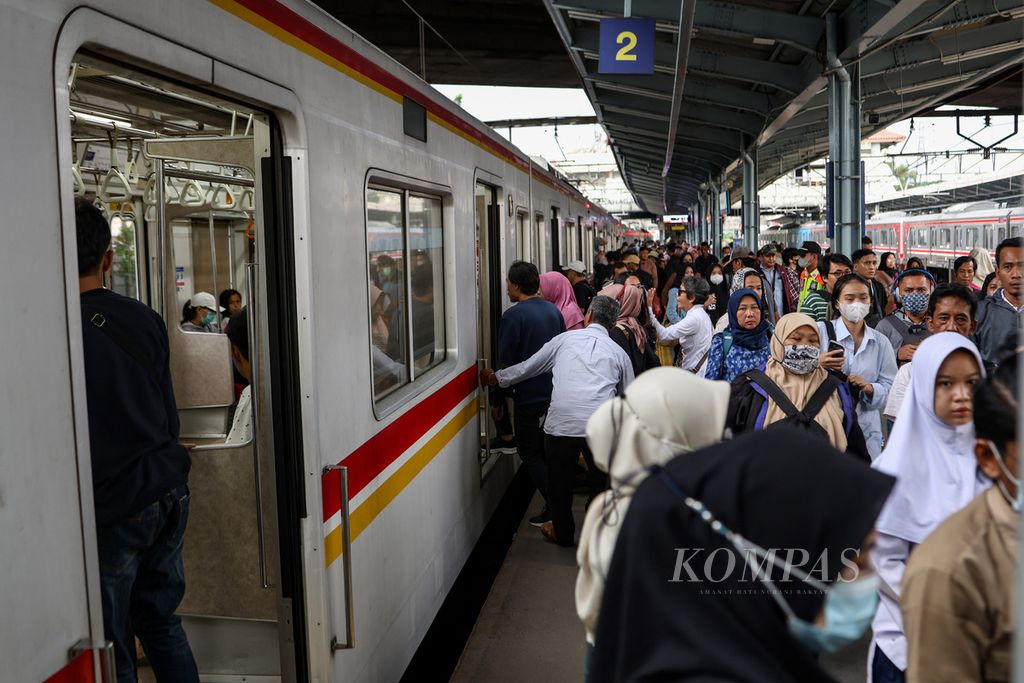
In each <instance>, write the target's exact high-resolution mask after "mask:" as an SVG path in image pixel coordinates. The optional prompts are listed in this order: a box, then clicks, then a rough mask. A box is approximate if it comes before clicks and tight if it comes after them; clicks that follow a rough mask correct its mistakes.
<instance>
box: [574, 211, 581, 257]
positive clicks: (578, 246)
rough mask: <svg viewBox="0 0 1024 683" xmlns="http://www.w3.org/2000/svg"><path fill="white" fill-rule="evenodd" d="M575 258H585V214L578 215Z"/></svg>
mask: <svg viewBox="0 0 1024 683" xmlns="http://www.w3.org/2000/svg"><path fill="white" fill-rule="evenodd" d="M574 258H577V259H579V260H581V261H582V260H583V216H577V217H576V254H575V256H574Z"/></svg>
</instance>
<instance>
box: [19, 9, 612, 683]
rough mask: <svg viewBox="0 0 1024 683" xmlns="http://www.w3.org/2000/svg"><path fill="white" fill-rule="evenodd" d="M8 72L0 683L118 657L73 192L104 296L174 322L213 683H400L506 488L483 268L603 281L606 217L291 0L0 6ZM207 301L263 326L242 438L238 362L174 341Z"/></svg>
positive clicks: (207, 672) (78, 674)
mask: <svg viewBox="0 0 1024 683" xmlns="http://www.w3.org/2000/svg"><path fill="white" fill-rule="evenodd" d="M0 61H2V63H3V64H4V69H3V70H2V71H0V92H2V93H3V97H2V98H0V120H2V121H3V122H4V126H5V129H6V131H5V134H4V135H3V136H2V138H0V179H2V182H0V202H2V204H3V206H4V207H5V211H4V230H3V237H4V238H5V240H6V241H7V246H6V248H4V249H2V250H0V278H2V283H3V285H4V287H3V289H4V291H5V292H6V296H4V297H3V298H2V300H0V314H2V317H3V319H4V325H3V326H2V328H0V342H2V343H0V347H2V348H3V350H4V353H3V354H2V357H0V380H2V381H0V396H2V404H3V408H2V412H0V610H2V613H3V614H5V615H7V616H8V626H7V627H6V628H5V629H4V638H3V639H0V658H2V660H3V662H4V664H3V669H4V674H3V676H2V678H3V679H4V680H5V681H14V682H19V683H20V682H22V681H29V682H34V681H43V680H48V679H49V678H50V677H53V678H52V680H53V681H64V680H75V681H91V680H101V678H99V676H100V671H101V669H102V668H103V667H106V666H109V664H110V663H111V662H110V652H109V649H107V648H105V645H104V638H103V630H102V621H101V610H100V599H99V580H98V565H97V557H96V548H95V529H94V514H93V502H92V501H93V493H92V484H91V471H90V457H89V435H88V420H87V405H86V397H85V387H84V371H83V366H82V350H81V317H80V312H79V304H78V291H77V288H76V246H75V226H74V211H73V197H74V196H75V195H82V196H86V197H95V199H96V201H97V202H98V203H99V204H101V205H102V207H103V209H104V210H105V211H106V212H107V215H108V216H109V218H110V219H111V222H112V225H113V228H114V231H115V233H116V237H115V245H114V247H115V270H114V273H113V278H112V281H111V283H110V284H111V286H112V287H113V288H115V289H117V290H119V291H122V292H124V293H127V294H129V295H131V296H135V297H137V298H139V299H140V300H142V301H144V302H146V303H148V304H149V305H151V306H152V307H153V308H154V309H156V310H158V311H160V312H161V313H162V314H163V316H164V318H165V320H166V322H167V326H168V330H169V334H170V342H171V358H172V360H171V363H172V376H173V378H174V382H175V395H176V398H177V402H178V407H179V412H180V414H181V418H182V439H183V440H188V441H190V442H193V443H198V444H200V445H199V446H198V447H197V448H196V449H195V450H194V451H193V470H192V474H191V477H190V486H191V489H192V503H191V506H192V508H191V513H190V515H191V516H190V522H189V530H188V533H187V535H186V547H185V562H186V572H187V581H188V590H187V593H186V596H185V601H184V602H183V604H182V607H181V610H180V613H181V614H182V616H183V619H184V621H185V624H186V629H187V631H188V634H189V637H190V640H191V643H192V646H193V649H194V651H195V653H196V656H197V660H198V662H199V666H200V670H201V673H202V675H203V677H204V680H210V681H242V680H245V681H263V680H266V681H271V680H282V681H339V682H340V681H360V682H362V681H394V680H397V679H398V678H399V677H400V676H401V675H402V672H403V671H404V670H405V667H406V666H407V664H408V662H409V661H410V659H411V657H412V655H413V654H414V652H415V651H416V648H417V646H418V644H419V643H420V641H421V640H422V638H423V636H424V634H425V633H426V631H427V629H428V627H429V626H430V624H431V622H432V620H433V619H434V617H435V615H436V613H437V611H438V609H439V607H440V605H441V603H442V601H443V600H444V598H445V596H446V595H447V593H448V591H449V589H450V587H451V586H452V584H453V582H454V580H455V578H456V577H457V575H458V574H459V571H460V569H461V568H462V566H463V563H464V562H465V560H466V558H467V557H468V555H469V553H470V551H471V550H472V548H473V546H474V544H475V542H476V540H477V538H478V537H479V535H480V533H481V530H482V529H483V527H484V525H485V524H486V522H487V520H488V518H489V517H490V515H491V513H492V511H493V510H494V509H495V506H496V504H497V502H498V501H499V499H500V497H501V496H502V494H503V492H504V491H505V489H506V488H507V486H508V483H509V481H510V479H511V477H512V475H513V473H514V471H515V468H516V466H517V461H516V460H515V459H514V458H510V457H508V456H499V455H496V454H492V453H490V452H489V450H488V448H487V444H488V442H489V438H490V436H491V435H492V430H493V425H491V423H490V422H489V417H488V415H489V411H488V406H487V404H486V401H487V398H486V395H485V394H484V393H481V392H480V391H479V390H478V386H477V379H476V372H477V366H478V363H479V362H483V361H484V360H488V359H493V357H494V356H493V353H494V352H493V346H494V342H495V336H496V329H497V323H498V319H499V318H500V314H501V311H502V310H503V308H504V307H506V306H507V305H508V301H507V297H506V295H505V293H504V286H503V282H504V277H503V273H504V272H505V271H506V270H507V267H508V265H509V264H510V263H511V262H512V261H513V260H514V259H516V258H527V259H531V260H534V261H535V262H537V263H538V265H539V266H540V267H541V268H542V269H549V268H551V267H552V266H554V265H555V264H556V263H558V262H561V263H564V262H567V261H568V260H572V259H577V258H581V259H583V260H584V261H586V262H587V263H588V265H592V256H593V251H594V246H595V244H598V243H604V242H603V241H608V242H612V241H614V240H616V239H617V237H618V235H617V234H616V230H617V228H616V224H615V223H614V221H613V220H612V219H611V218H610V217H609V216H608V215H606V214H605V213H604V212H603V211H601V210H600V209H599V208H597V207H591V206H590V204H589V203H587V202H586V200H585V199H584V198H583V197H582V196H581V195H580V194H579V193H578V192H576V191H575V190H574V189H572V188H571V187H570V186H569V185H568V184H567V183H564V182H562V181H560V180H559V179H558V178H556V177H555V176H553V175H552V174H551V172H550V171H549V170H547V169H542V168H540V167H538V165H537V164H536V163H534V162H532V161H530V160H529V158H528V157H526V156H525V155H524V154H522V153H521V152H519V151H518V150H516V149H515V148H514V147H512V146H511V145H509V144H508V143H507V142H506V141H505V140H503V139H502V138H501V137H499V136H498V135H496V134H495V133H494V132H493V131H491V130H489V129H488V128H487V127H485V126H483V125H482V124H481V123H479V122H477V121H475V120H473V119H471V118H470V117H469V116H467V115H466V114H465V112H463V111H462V110H461V109H459V108H458V107H457V106H455V105H454V104H452V103H450V102H448V101H447V100H445V99H444V98H443V97H442V96H440V95H439V94H438V93H437V92H435V91H433V90H432V89H431V88H430V87H429V86H427V85H426V84H424V83H423V82H421V81H420V80H419V79H417V78H416V77H415V76H414V75H412V74H410V73H408V72H407V71H405V70H404V69H403V68H401V67H400V66H398V65H397V64H396V63H394V62H393V61H391V60H390V59H389V58H388V57H386V56H385V55H383V54H382V53H380V52H379V51H378V50H376V49H375V48H373V47H372V46H370V45H368V44H366V43H365V42H364V41H363V40H362V39H360V38H359V37H358V36H356V35H354V34H353V33H352V32H350V31H348V30H347V29H345V28H344V27H343V26H342V25H340V24H338V23H337V22H335V21H334V20H333V19H331V18H330V17H328V16H326V15H325V14H323V13H322V12H321V11H320V10H319V9H317V8H316V7H314V6H313V5H311V4H306V3H304V2H300V1H298V0H284V1H281V2H278V1H276V0H209V1H207V0H181V1H180V2H175V3H165V2H159V1H158V0H136V1H135V2H131V3H125V2H115V1H114V0H86V1H85V2H67V1H62V0H47V1H46V2H38V1H36V0H0ZM227 287H233V288H235V289H238V290H241V291H242V292H243V293H244V296H243V298H244V300H245V303H246V304H247V305H248V306H249V308H250V312H251V314H252V315H251V316H250V328H251V329H250V336H251V339H250V347H251V350H252V355H253V360H254V377H253V400H254V405H255V410H254V426H255V430H254V434H253V438H252V440H251V441H250V442H247V443H244V444H240V445H230V446H229V445H227V444H225V443H224V436H225V432H226V429H227V425H229V424H230V413H231V410H232V404H233V403H234V400H235V387H233V386H232V376H231V369H230V368H231V366H230V360H229V355H228V347H227V341H226V338H225V337H224V336H223V335H216V334H213V335H210V334H205V335H204V334H195V333H187V332H183V331H182V330H181V329H180V327H179V325H178V323H179V321H180V315H179V312H180V307H181V304H182V302H183V301H184V300H186V299H187V298H188V296H190V294H191V293H192V292H195V291H198V290H207V291H213V292H214V293H216V292H217V291H220V290H222V289H224V288H227ZM381 291H383V292H384V293H386V294H387V295H388V298H387V299H386V300H385V299H380V298H378V297H377V295H378V294H379V293H380V292H381ZM382 301H386V302H387V306H386V308H387V310H386V311H382V310H381V307H383V306H384V304H383V303H382ZM380 323H383V327H382V325H381V324H380ZM385 333H386V335H385ZM385 336H386V339H385V338H384V337H385Z"/></svg>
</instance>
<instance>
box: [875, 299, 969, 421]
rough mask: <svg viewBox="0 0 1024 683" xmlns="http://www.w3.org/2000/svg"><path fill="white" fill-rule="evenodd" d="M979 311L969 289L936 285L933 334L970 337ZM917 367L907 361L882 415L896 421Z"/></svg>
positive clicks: (929, 320) (928, 319)
mask: <svg viewBox="0 0 1024 683" xmlns="http://www.w3.org/2000/svg"><path fill="white" fill-rule="evenodd" d="M977 310H978V302H977V300H976V299H975V298H974V295H973V294H972V293H971V291H970V290H969V289H967V288H966V287H964V286H963V285H959V284H955V283H949V284H941V285H939V286H938V287H936V288H935V291H934V292H932V295H931V297H930V298H929V300H928V312H927V313H926V314H925V324H926V325H927V326H928V332H929V333H931V334H938V333H939V332H959V333H960V334H962V335H963V336H965V337H970V336H971V335H973V334H974V330H975V327H976V326H977V323H976V322H975V316H976V315H977ZM913 367H914V363H913V361H911V362H909V363H905V364H904V365H903V366H902V367H901V368H900V370H899V372H897V373H896V378H895V379H894V380H893V382H892V388H891V389H890V390H889V398H888V400H886V403H885V409H884V410H883V411H882V414H883V415H884V416H885V417H886V418H888V419H889V420H890V421H892V422H895V421H896V418H897V417H898V416H899V414H900V407H901V406H902V405H903V398H904V397H905V396H906V393H907V387H909V386H910V373H911V372H912V371H913Z"/></svg>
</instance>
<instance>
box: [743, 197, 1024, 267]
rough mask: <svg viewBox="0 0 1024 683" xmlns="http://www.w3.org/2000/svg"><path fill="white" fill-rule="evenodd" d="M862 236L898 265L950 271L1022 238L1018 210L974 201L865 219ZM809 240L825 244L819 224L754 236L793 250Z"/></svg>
mask: <svg viewBox="0 0 1024 683" xmlns="http://www.w3.org/2000/svg"><path fill="white" fill-rule="evenodd" d="M865 234H866V235H867V236H868V237H870V238H871V240H872V248H873V249H874V251H875V252H877V253H878V254H882V253H884V252H892V253H893V254H895V255H896V258H897V260H898V261H899V262H900V263H905V262H906V261H907V259H909V258H911V257H913V256H916V257H918V258H920V259H921V260H922V261H923V263H924V264H925V267H927V268H930V269H932V270H935V271H942V270H951V269H952V267H953V262H954V261H955V260H956V259H957V258H959V257H961V256H967V255H968V254H970V252H971V250H972V249H974V248H976V247H980V248H982V249H986V250H988V252H989V254H990V255H991V256H992V258H993V259H994V258H995V251H996V247H997V246H999V243H1000V242H1002V241H1003V240H1004V239H1006V238H1008V237H1021V236H1024V208H1021V207H1015V208H1012V207H1011V208H1001V207H999V206H997V205H995V204H994V203H993V202H975V203H972V204H963V205H958V206H954V207H950V208H949V209H947V210H946V211H944V212H942V213H936V214H922V215H914V216H908V215H902V214H886V215H880V216H878V217H875V218H872V219H870V220H868V223H867V226H866V227H865ZM805 240H814V241H816V242H818V243H819V244H821V245H822V246H823V247H827V246H828V245H829V238H828V237H827V235H826V229H825V225H824V224H823V223H810V224H806V225H802V226H800V227H797V228H778V227H770V228H768V229H766V230H762V231H761V232H760V233H759V235H758V243H759V244H760V245H764V244H767V243H768V242H781V243H783V244H791V245H799V244H800V243H802V242H803V241H805Z"/></svg>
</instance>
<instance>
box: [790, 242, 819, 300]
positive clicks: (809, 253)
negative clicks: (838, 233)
mask: <svg viewBox="0 0 1024 683" xmlns="http://www.w3.org/2000/svg"><path fill="white" fill-rule="evenodd" d="M799 254H800V260H799V261H797V264H798V265H799V266H800V267H801V268H803V274H801V275H800V282H801V287H800V301H799V302H798V304H797V305H798V306H802V305H803V303H804V299H806V298H807V295H808V294H809V293H810V292H811V291H812V290H815V289H823V288H824V287H825V280H824V279H822V277H821V274H820V273H818V259H820V258H821V245H820V244H818V243H817V242H813V241H811V240H807V241H806V242H804V243H803V244H801V245H800V249H799Z"/></svg>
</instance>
